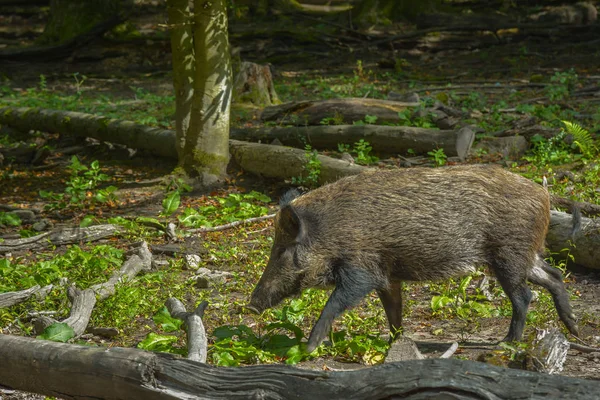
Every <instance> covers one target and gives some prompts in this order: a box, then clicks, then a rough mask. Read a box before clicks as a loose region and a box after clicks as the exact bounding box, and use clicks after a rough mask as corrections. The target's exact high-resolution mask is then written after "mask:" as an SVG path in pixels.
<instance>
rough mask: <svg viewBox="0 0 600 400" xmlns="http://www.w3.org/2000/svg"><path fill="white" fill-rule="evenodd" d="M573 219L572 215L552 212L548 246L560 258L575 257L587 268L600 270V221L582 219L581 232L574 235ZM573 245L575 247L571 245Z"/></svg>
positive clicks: (547, 237)
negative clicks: (568, 255)
mask: <svg viewBox="0 0 600 400" xmlns="http://www.w3.org/2000/svg"><path fill="white" fill-rule="evenodd" d="M572 231H573V218H572V216H571V214H567V213H564V212H561V211H554V210H552V211H551V216H550V228H549V230H548V235H547V236H546V245H547V246H548V249H550V251H551V252H552V253H556V254H557V255H558V256H559V257H563V258H565V257H567V253H566V252H565V251H564V250H565V249H567V250H568V252H569V254H570V255H571V256H573V257H574V262H575V263H576V264H578V265H581V266H583V267H586V268H592V269H599V270H600V251H598V249H600V219H598V218H596V219H590V218H586V217H581V230H580V231H579V232H576V233H575V234H574V235H572ZM569 242H572V243H573V246H571V245H570V244H569Z"/></svg>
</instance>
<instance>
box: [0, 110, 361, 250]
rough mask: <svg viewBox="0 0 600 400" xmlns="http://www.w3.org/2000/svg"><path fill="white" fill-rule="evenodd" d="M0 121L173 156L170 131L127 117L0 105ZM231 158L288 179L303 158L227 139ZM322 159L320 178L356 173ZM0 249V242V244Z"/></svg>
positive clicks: (301, 165) (340, 163) (277, 148)
mask: <svg viewBox="0 0 600 400" xmlns="http://www.w3.org/2000/svg"><path fill="white" fill-rule="evenodd" d="M0 124H6V125H9V126H12V127H13V128H16V129H19V130H21V131H29V130H37V131H44V132H51V133H61V134H67V135H75V136H83V137H93V138H95V139H98V140H103V141H107V142H113V143H120V144H124V145H127V146H129V147H134V148H139V149H144V150H147V151H149V152H151V153H153V154H156V155H159V156H162V157H169V158H175V159H177V151H176V150H175V134H174V133H173V131H170V130H167V129H161V128H152V127H148V126H145V125H140V124H136V123H134V122H130V121H121V120H116V119H111V118H106V117H100V116H96V115H92V114H85V113H79V112H70V111H57V110H45V109H35V108H25V107H21V108H14V107H5V108H2V109H0ZM229 151H230V152H231V155H232V156H233V158H234V160H235V161H236V162H237V163H238V164H239V165H240V166H242V167H243V168H244V169H245V170H246V171H247V172H250V173H253V174H257V175H263V176H266V177H271V178H279V179H290V178H292V177H294V176H300V175H301V174H302V173H303V171H304V165H306V163H307V160H306V157H304V152H303V151H300V150H296V149H286V148H284V147H282V146H269V145H262V144H258V143H243V142H239V141H236V140H231V141H230V142H229ZM319 159H320V160H321V162H322V169H321V172H322V175H323V179H322V182H330V181H332V180H334V179H335V178H336V177H340V176H345V175H350V174H353V173H358V172H359V171H361V170H362V169H363V167H360V166H358V165H348V163H347V162H343V161H340V160H336V159H333V158H331V157H326V156H319ZM0 249H1V245H0Z"/></svg>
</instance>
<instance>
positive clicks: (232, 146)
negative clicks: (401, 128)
mask: <svg viewBox="0 0 600 400" xmlns="http://www.w3.org/2000/svg"><path fill="white" fill-rule="evenodd" d="M229 151H230V152H231V155H232V156H233V158H234V159H235V161H236V162H237V164H238V165H239V166H240V167H241V168H242V169H244V170H246V171H249V172H252V173H254V174H257V175H260V176H263V177H266V178H291V177H300V176H306V173H307V171H306V170H305V166H306V162H307V160H306V154H305V152H304V151H303V150H299V149H293V148H290V147H284V146H273V145H266V144H259V143H249V142H240V141H237V140H230V141H229ZM317 158H318V159H319V161H320V162H321V166H320V171H321V172H320V174H319V183H320V184H324V183H327V182H333V181H335V180H337V179H338V178H341V177H343V176H347V175H356V174H358V173H360V172H361V171H363V170H365V169H366V167H362V166H360V165H356V164H352V163H349V162H347V161H343V160H337V159H335V158H331V157H327V156H322V155H318V156H317Z"/></svg>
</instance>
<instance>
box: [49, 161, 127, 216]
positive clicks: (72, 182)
mask: <svg viewBox="0 0 600 400" xmlns="http://www.w3.org/2000/svg"><path fill="white" fill-rule="evenodd" d="M69 169H70V170H71V177H70V178H69V180H68V181H67V184H66V188H65V191H64V193H54V192H51V191H44V190H40V192H39V194H40V196H41V197H42V198H44V199H49V200H51V202H50V203H49V204H47V205H46V208H47V209H57V208H58V209H62V208H66V207H69V206H75V207H84V206H88V205H91V204H94V203H107V202H110V201H115V200H116V195H115V194H114V192H115V191H116V190H117V188H116V187H115V186H108V187H106V188H103V189H99V188H98V186H99V185H100V184H101V183H102V182H105V181H108V180H109V177H108V175H106V174H104V173H102V171H101V169H100V163H99V162H98V161H97V160H96V161H93V162H92V163H91V164H90V166H89V167H87V166H85V165H83V164H82V163H81V162H80V161H79V159H78V158H77V157H76V156H73V157H72V158H71V165H69Z"/></svg>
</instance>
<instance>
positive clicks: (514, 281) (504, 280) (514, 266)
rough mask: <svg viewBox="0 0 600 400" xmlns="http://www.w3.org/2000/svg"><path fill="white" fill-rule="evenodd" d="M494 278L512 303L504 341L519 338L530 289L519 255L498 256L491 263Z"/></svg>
mask: <svg viewBox="0 0 600 400" xmlns="http://www.w3.org/2000/svg"><path fill="white" fill-rule="evenodd" d="M491 267H492V270H493V271H494V274H495V275H496V278H497V279H498V281H499V282H500V285H501V286H502V289H504V292H505V293H506V295H507V296H508V298H509V300H510V302H511V304H512V318H511V320H510V328H509V330H508V335H506V337H505V338H504V339H503V341H505V342H512V341H515V340H521V337H522V336H523V329H524V328H525V318H526V317H527V309H528V308H529V303H530V302H531V290H530V289H529V286H527V272H526V271H527V269H528V268H527V266H525V265H523V261H522V259H521V257H516V256H508V257H502V258H500V257H498V258H496V259H495V260H494V261H493V262H492V264H491Z"/></svg>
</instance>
